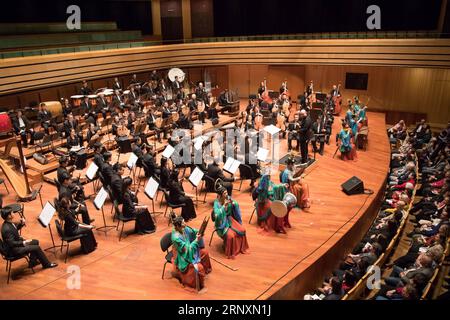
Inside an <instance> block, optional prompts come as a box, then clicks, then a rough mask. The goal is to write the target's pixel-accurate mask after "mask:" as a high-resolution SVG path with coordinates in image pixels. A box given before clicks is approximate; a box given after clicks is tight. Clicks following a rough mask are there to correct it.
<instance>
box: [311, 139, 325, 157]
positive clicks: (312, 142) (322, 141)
mask: <svg viewBox="0 0 450 320" xmlns="http://www.w3.org/2000/svg"><path fill="white" fill-rule="evenodd" d="M317 142H319V145H320V148H319V150H317ZM311 145H312V148H313V150H314V152H319V153H320V154H321V155H322V154H323V148H324V146H325V138H323V137H322V138H312V139H311Z"/></svg>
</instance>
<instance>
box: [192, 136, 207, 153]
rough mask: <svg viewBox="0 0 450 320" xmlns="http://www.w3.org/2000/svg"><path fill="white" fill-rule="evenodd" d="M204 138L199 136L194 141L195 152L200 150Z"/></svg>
mask: <svg viewBox="0 0 450 320" xmlns="http://www.w3.org/2000/svg"><path fill="white" fill-rule="evenodd" d="M205 138H206V137H205V136H200V137H198V138H195V139H194V148H195V149H196V150H201V149H202V146H203V143H204V142H205V141H206V139H205Z"/></svg>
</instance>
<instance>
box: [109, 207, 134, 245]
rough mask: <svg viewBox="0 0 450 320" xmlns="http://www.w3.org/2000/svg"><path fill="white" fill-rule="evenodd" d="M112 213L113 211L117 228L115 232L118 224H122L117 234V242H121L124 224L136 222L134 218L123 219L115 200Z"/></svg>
mask: <svg viewBox="0 0 450 320" xmlns="http://www.w3.org/2000/svg"><path fill="white" fill-rule="evenodd" d="M113 204H114V211H115V217H116V218H117V227H116V230H119V224H120V222H122V228H121V229H120V233H119V241H120V240H122V234H123V228H124V227H125V223H127V222H130V221H136V217H125V216H124V215H123V213H122V211H121V210H120V209H119V202H118V201H117V200H114V203H113Z"/></svg>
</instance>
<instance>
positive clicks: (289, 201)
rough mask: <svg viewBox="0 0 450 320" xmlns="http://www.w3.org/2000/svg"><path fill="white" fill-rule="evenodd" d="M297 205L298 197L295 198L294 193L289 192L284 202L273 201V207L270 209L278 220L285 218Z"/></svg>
mask: <svg viewBox="0 0 450 320" xmlns="http://www.w3.org/2000/svg"><path fill="white" fill-rule="evenodd" d="M296 203H297V197H296V196H294V195H293V194H292V193H290V192H288V193H286V194H285V195H284V197H283V200H282V201H280V200H275V201H272V205H271V207H270V210H271V211H272V213H273V215H274V216H275V217H277V218H284V217H285V216H286V215H287V213H288V211H289V209H290V208H292V207H294V206H295V205H296Z"/></svg>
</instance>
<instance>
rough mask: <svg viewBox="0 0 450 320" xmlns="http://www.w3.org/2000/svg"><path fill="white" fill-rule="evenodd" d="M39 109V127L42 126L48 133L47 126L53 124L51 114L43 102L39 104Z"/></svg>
mask: <svg viewBox="0 0 450 320" xmlns="http://www.w3.org/2000/svg"><path fill="white" fill-rule="evenodd" d="M39 109H40V110H39V112H38V120H39V122H40V123H41V127H42V128H44V131H45V133H46V134H50V132H49V127H50V126H53V124H52V114H51V112H50V111H48V110H47V106H46V105H45V103H41V104H39Z"/></svg>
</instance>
